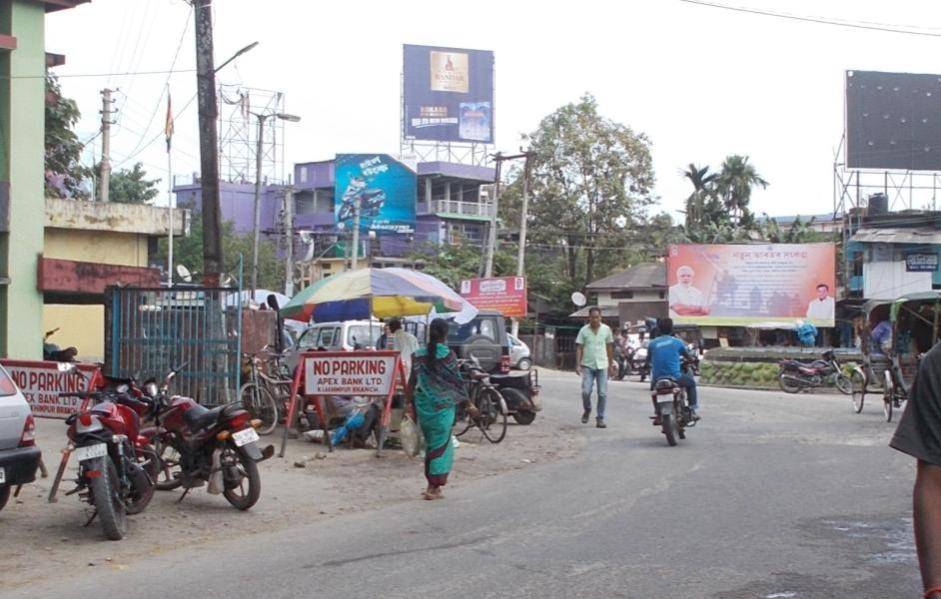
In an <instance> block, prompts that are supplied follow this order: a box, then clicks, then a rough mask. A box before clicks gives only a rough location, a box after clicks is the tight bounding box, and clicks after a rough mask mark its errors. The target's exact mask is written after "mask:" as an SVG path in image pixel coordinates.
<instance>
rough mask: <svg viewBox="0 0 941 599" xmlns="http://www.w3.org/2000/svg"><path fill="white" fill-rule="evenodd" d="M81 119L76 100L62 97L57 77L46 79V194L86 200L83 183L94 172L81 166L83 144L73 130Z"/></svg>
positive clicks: (86, 194)
mask: <svg viewBox="0 0 941 599" xmlns="http://www.w3.org/2000/svg"><path fill="white" fill-rule="evenodd" d="M80 117H81V113H80V112H79V110H78V105H77V104H76V103H75V101H74V100H70V99H69V98H66V97H63V96H62V90H61V88H60V87H59V81H58V79H56V77H55V76H54V75H50V76H48V77H46V119H45V120H46V137H45V145H46V169H45V170H46V195H47V196H49V197H55V198H77V199H86V198H87V197H88V192H87V191H85V190H84V189H83V188H82V181H83V180H84V179H86V178H87V177H89V176H90V175H91V169H89V168H88V167H85V166H82V164H81V158H82V149H83V148H84V144H82V142H80V141H79V139H78V136H77V135H75V132H74V131H73V130H72V127H74V126H75V123H77V122H78V119H79V118H80Z"/></svg>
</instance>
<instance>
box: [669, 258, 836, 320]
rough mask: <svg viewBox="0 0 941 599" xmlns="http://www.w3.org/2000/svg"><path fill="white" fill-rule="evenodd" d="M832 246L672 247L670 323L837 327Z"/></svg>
mask: <svg viewBox="0 0 941 599" xmlns="http://www.w3.org/2000/svg"><path fill="white" fill-rule="evenodd" d="M835 283H836V248H835V246H834V244H832V243H803V244H766V245H671V246H669V249H668V253H667V286H668V287H669V292H668V303H669V312H670V317H671V318H673V319H674V321H675V322H676V323H679V324H698V325H709V326H750V327H758V328H790V327H793V326H795V325H796V324H797V322H798V321H809V322H812V323H813V324H814V325H816V326H818V327H832V326H834V309H835V300H834V289H835V286H836V285H835Z"/></svg>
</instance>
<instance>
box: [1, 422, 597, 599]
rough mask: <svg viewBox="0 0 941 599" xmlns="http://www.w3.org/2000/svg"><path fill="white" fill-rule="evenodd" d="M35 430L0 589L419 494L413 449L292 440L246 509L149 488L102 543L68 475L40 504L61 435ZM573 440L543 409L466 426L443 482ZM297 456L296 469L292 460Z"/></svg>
mask: <svg viewBox="0 0 941 599" xmlns="http://www.w3.org/2000/svg"><path fill="white" fill-rule="evenodd" d="M37 429H38V431H37V442H38V444H39V445H40V447H41V448H42V450H43V455H44V459H45V462H46V464H47V467H48V468H49V471H50V472H49V478H47V479H37V481H36V482H35V483H33V484H30V485H27V486H24V487H23V489H22V491H21V493H20V496H19V498H17V499H15V500H14V499H12V498H11V500H10V503H9V504H8V505H7V507H6V508H4V509H3V510H2V511H0V539H2V541H3V542H2V545H3V550H2V552H0V572H3V576H2V578H3V583H2V584H3V587H4V588H12V587H17V586H22V585H23V584H25V583H27V582H29V581H30V580H35V579H37V578H40V577H44V576H48V575H49V573H50V572H57V574H58V575H60V576H64V575H67V573H68V572H69V571H70V570H74V569H80V568H89V567H104V568H114V569H123V568H126V567H127V564H129V563H132V562H134V561H136V560H140V559H143V558H146V557H147V556H149V555H154V554H160V553H166V552H170V551H173V549H174V548H175V547H179V546H192V545H194V544H199V543H202V542H206V541H208V540H211V539H218V537H219V535H220V534H225V535H240V536H241V535H251V534H253V533H257V532H271V531H275V530H279V529H284V528H287V527H291V526H292V525H294V523H300V524H305V525H306V524H309V523H311V522H315V521H317V520H318V519H321V518H330V517H333V516H335V515H339V514H346V513H350V512H357V511H363V510H369V509H371V508H375V507H378V506H380V505H388V504H393V503H406V502H411V501H421V499H420V498H419V495H420V492H421V490H422V489H424V478H423V476H422V462H421V460H420V458H408V457H407V456H405V455H404V453H403V452H401V451H399V450H391V449H390V450H387V451H386V452H385V455H384V457H383V458H379V459H377V458H376V457H375V451H374V450H362V449H358V450H354V449H346V448H341V449H337V450H336V451H334V452H332V453H328V452H327V451H326V448H325V447H323V446H321V445H317V444H312V443H310V442H307V441H305V440H303V439H294V440H290V441H289V443H288V447H287V452H286V454H285V457H284V458H278V457H277V455H275V457H273V458H272V459H270V460H268V461H267V462H264V463H262V464H261V467H260V469H261V479H262V494H261V499H260V500H259V502H258V503H257V504H256V505H255V507H254V508H252V509H251V510H250V511H248V512H240V511H238V510H236V509H235V508H233V507H231V506H230V505H229V504H228V502H227V501H226V500H225V499H224V498H223V497H222V496H221V495H209V494H208V493H207V492H206V488H205V487H202V488H197V489H193V490H191V491H190V493H189V494H188V495H187V496H186V498H185V499H184V500H183V502H182V503H178V502H177V500H178V499H179V498H180V496H181V495H182V490H177V491H170V492H160V491H158V492H157V494H156V495H155V497H154V499H153V501H152V503H151V504H150V506H148V508H147V510H146V511H145V512H144V513H143V514H139V515H137V516H132V517H130V519H129V521H130V525H129V531H128V535H127V537H126V538H125V539H124V540H123V541H120V542H109V541H106V540H104V538H103V537H102V534H101V530H100V527H99V525H98V523H97V521H95V522H93V523H92V524H91V526H89V527H87V528H84V527H83V525H84V523H85V522H86V520H87V519H88V517H89V516H90V515H91V508H90V507H89V506H88V504H86V503H83V502H81V501H80V500H79V499H78V497H77V496H75V495H73V496H69V497H65V496H63V493H64V492H65V491H68V490H69V489H71V488H72V486H73V485H72V483H70V482H68V480H64V481H63V483H62V485H61V487H60V490H59V501H58V503H54V504H50V503H47V501H46V497H47V495H48V493H49V489H50V486H51V484H52V477H53V476H54V475H55V469H56V467H57V466H58V462H59V455H60V454H59V450H60V449H61V448H62V447H63V446H64V444H65V440H66V436H65V425H64V423H63V422H62V421H55V420H40V421H39V422H38V423H37ZM280 433H281V431H280V429H279V430H278V431H276V433H275V434H273V435H271V436H269V437H263V438H262V444H267V443H274V444H275V446H276V447H279V446H280V445H279V444H280V439H281V437H280ZM583 445H584V437H583V436H582V434H581V433H580V432H578V427H574V426H570V425H568V424H561V423H560V422H559V421H556V420H553V419H552V418H551V417H549V416H547V415H546V413H545V412H542V413H540V415H539V416H538V417H537V418H536V421H535V422H534V423H533V424H532V425H530V426H519V425H516V424H514V423H513V422H512V419H511V423H510V427H509V430H508V432H507V436H506V438H505V439H504V440H503V442H502V443H500V444H499V445H491V444H490V443H489V442H488V441H487V440H486V439H484V438H483V437H482V436H481V435H480V434H479V431H476V430H472V431H470V432H468V433H467V434H466V435H465V438H464V439H462V441H461V445H460V447H459V448H458V450H457V452H456V458H455V464H454V470H453V472H452V475H451V479H450V482H449V485H448V487H447V489H446V491H447V493H451V494H458V493H460V489H461V486H462V485H465V484H467V483H469V482H471V481H474V480H476V479H480V478H483V477H487V476H493V475H496V474H502V473H505V472H510V471H512V470H519V469H522V468H527V467H531V466H533V465H535V464H539V463H544V462H548V461H555V460H560V459H565V458H568V457H572V456H574V455H576V454H577V453H578V452H579V450H580V449H581V448H582V447H583ZM299 461H300V462H303V463H304V464H305V466H304V467H303V468H300V467H297V466H295V465H294V464H295V462H299ZM71 465H74V464H71ZM64 478H65V479H68V478H69V475H68V474H66V476H65V477H64Z"/></svg>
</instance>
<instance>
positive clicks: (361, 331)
mask: <svg viewBox="0 0 941 599" xmlns="http://www.w3.org/2000/svg"><path fill="white" fill-rule="evenodd" d="M380 335H382V325H381V324H378V323H377V324H374V325H372V326H370V325H366V324H357V325H353V326H351V327H350V328H348V329H347V330H346V343H347V344H348V345H349V346H350V347H356V346H361V347H376V341H377V340H378V339H379V336H380Z"/></svg>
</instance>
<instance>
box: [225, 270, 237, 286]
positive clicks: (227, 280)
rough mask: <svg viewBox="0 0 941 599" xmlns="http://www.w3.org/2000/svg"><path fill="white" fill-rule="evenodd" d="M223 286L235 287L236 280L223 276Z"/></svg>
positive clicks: (230, 276) (229, 276)
mask: <svg viewBox="0 0 941 599" xmlns="http://www.w3.org/2000/svg"><path fill="white" fill-rule="evenodd" d="M222 286H223V287H235V279H234V278H233V277H232V275H227V274H225V273H223V274H222Z"/></svg>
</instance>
